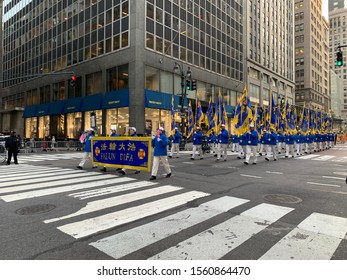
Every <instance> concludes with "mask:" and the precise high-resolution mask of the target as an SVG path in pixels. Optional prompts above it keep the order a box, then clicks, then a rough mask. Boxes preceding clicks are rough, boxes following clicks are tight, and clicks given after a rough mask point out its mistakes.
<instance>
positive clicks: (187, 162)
mask: <svg viewBox="0 0 347 280" xmlns="http://www.w3.org/2000/svg"><path fill="white" fill-rule="evenodd" d="M182 163H185V164H194V163H193V162H190V161H184V162H182Z"/></svg>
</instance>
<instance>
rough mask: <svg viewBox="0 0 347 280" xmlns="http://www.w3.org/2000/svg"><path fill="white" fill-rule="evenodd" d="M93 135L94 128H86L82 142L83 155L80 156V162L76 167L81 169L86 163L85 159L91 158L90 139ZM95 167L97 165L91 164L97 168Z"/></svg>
mask: <svg viewBox="0 0 347 280" xmlns="http://www.w3.org/2000/svg"><path fill="white" fill-rule="evenodd" d="M93 137H94V129H93V128H88V130H87V135H86V139H85V142H84V149H83V150H84V154H83V157H82V160H81V162H80V164H79V165H77V166H76V167H77V168H78V169H83V166H84V164H85V163H86V161H87V160H88V159H91V153H92V141H91V139H92V138H93ZM97 167H98V166H97V165H94V166H93V168H97Z"/></svg>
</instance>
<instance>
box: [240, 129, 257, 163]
mask: <svg viewBox="0 0 347 280" xmlns="http://www.w3.org/2000/svg"><path fill="white" fill-rule="evenodd" d="M249 129H250V130H249V131H248V132H246V133H245V137H244V139H246V140H247V146H246V160H245V161H244V164H247V165H248V163H249V159H250V158H251V154H253V164H257V155H258V153H257V145H258V140H259V139H258V132H257V131H256V130H254V124H253V123H251V124H250V125H249Z"/></svg>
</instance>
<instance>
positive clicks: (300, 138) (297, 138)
mask: <svg viewBox="0 0 347 280" xmlns="http://www.w3.org/2000/svg"><path fill="white" fill-rule="evenodd" d="M304 141H305V137H304V135H302V133H301V131H300V130H298V132H297V133H296V136H295V142H296V154H297V155H298V156H301V155H303V152H302V145H303V143H304Z"/></svg>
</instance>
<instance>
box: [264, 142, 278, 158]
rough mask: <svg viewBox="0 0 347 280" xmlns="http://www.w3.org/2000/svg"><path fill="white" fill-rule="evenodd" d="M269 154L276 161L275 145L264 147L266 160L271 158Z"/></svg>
mask: <svg viewBox="0 0 347 280" xmlns="http://www.w3.org/2000/svg"><path fill="white" fill-rule="evenodd" d="M271 152H272V156H273V157H274V159H277V155H276V145H266V158H267V159H269V158H270V157H271Z"/></svg>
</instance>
